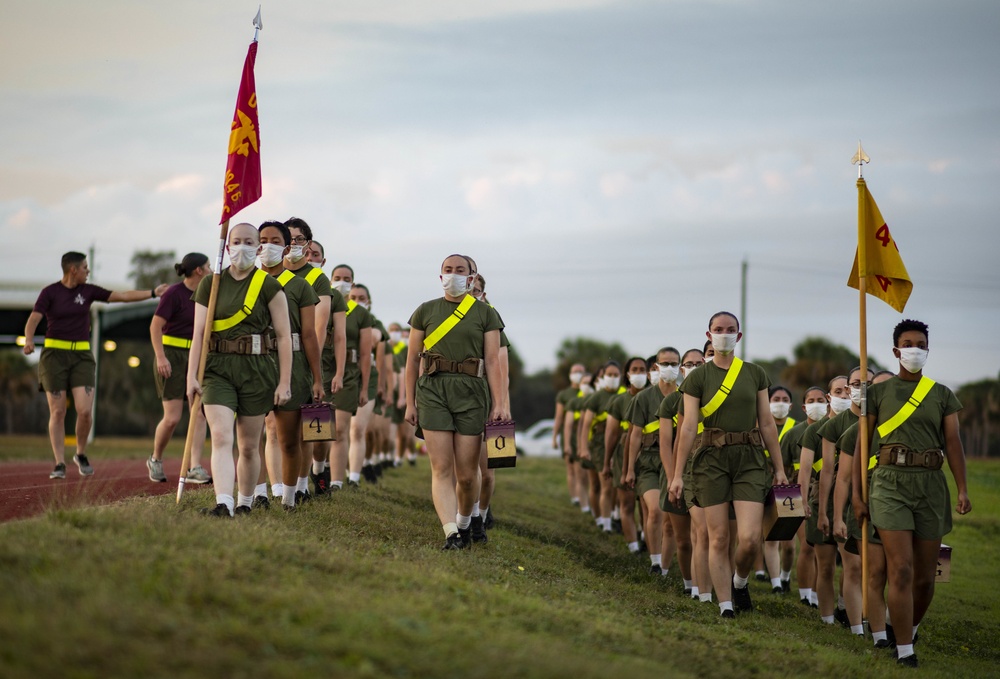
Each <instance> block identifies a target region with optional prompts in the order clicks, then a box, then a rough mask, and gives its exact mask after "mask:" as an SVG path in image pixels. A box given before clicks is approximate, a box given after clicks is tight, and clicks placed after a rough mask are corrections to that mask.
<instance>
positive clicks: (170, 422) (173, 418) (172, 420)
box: [163, 414, 181, 429]
mask: <svg viewBox="0 0 1000 679" xmlns="http://www.w3.org/2000/svg"><path fill="white" fill-rule="evenodd" d="M180 423H181V418H180V417H178V416H177V415H174V414H169V415H164V416H163V426H165V427H167V428H169V429H176V428H177V425H178V424H180Z"/></svg>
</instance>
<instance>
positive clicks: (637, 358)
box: [625, 356, 649, 372]
mask: <svg viewBox="0 0 1000 679" xmlns="http://www.w3.org/2000/svg"><path fill="white" fill-rule="evenodd" d="M636 361H639V363H642V369H643V370H649V366H647V365H646V359H644V358H642V357H641V356H633V357H632V358H630V359H628V360H627V361H625V372H628V371H629V369H630V368H631V367H632V364H633V363H635V362H636Z"/></svg>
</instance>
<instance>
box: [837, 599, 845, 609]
mask: <svg viewBox="0 0 1000 679" xmlns="http://www.w3.org/2000/svg"><path fill="white" fill-rule="evenodd" d="M843 607H844V597H843V596H838V597H837V608H843Z"/></svg>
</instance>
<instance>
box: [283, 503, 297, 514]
mask: <svg viewBox="0 0 1000 679" xmlns="http://www.w3.org/2000/svg"><path fill="white" fill-rule="evenodd" d="M281 508H282V509H284V510H285V513H286V514H292V513H293V512H295V505H286V504H285V503H284V502H282V503H281Z"/></svg>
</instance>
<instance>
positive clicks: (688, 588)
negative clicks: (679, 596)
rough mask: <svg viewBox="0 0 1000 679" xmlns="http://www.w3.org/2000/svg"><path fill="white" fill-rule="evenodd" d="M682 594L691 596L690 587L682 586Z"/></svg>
mask: <svg viewBox="0 0 1000 679" xmlns="http://www.w3.org/2000/svg"><path fill="white" fill-rule="evenodd" d="M684 596H686V597H689V596H691V588H690V587H685V588H684Z"/></svg>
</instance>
